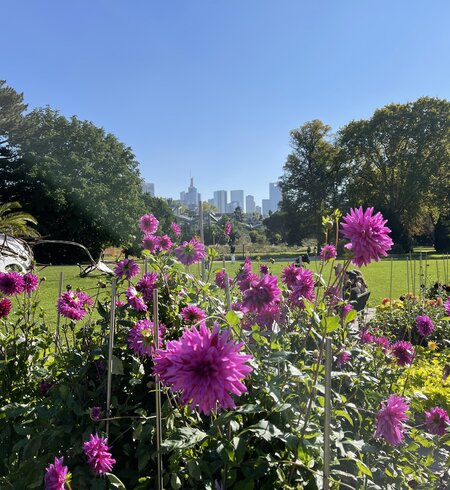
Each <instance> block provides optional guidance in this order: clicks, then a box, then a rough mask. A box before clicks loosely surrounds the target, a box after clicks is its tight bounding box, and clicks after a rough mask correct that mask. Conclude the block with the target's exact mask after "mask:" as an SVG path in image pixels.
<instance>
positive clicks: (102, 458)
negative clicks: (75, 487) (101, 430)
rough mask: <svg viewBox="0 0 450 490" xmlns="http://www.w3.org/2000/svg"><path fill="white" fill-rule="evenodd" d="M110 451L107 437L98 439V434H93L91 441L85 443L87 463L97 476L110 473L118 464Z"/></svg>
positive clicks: (84, 449)
mask: <svg viewBox="0 0 450 490" xmlns="http://www.w3.org/2000/svg"><path fill="white" fill-rule="evenodd" d="M109 450H110V448H109V447H108V440H107V439H106V437H98V435H97V434H91V435H90V438H89V441H87V442H84V443H83V451H84V454H85V455H86V458H87V462H88V464H89V466H90V467H91V469H92V470H93V471H94V472H95V473H96V474H97V475H103V474H104V473H109V472H110V471H111V470H112V467H113V466H114V464H115V462H116V460H115V459H114V458H112V455H111V453H110V452H109Z"/></svg>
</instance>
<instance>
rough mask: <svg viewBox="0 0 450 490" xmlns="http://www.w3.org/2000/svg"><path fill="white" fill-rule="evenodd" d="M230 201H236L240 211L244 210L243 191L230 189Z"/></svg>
mask: <svg viewBox="0 0 450 490" xmlns="http://www.w3.org/2000/svg"><path fill="white" fill-rule="evenodd" d="M230 201H231V202H233V201H235V202H237V203H238V206H239V207H240V208H241V211H242V212H244V191H230ZM233 211H234V209H233Z"/></svg>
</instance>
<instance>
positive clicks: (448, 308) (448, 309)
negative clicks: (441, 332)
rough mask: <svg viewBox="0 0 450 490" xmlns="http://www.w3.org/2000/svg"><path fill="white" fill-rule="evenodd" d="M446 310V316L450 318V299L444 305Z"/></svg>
mask: <svg viewBox="0 0 450 490" xmlns="http://www.w3.org/2000/svg"><path fill="white" fill-rule="evenodd" d="M444 308H445V314H446V315H447V316H450V299H448V300H447V301H446V302H445V303H444Z"/></svg>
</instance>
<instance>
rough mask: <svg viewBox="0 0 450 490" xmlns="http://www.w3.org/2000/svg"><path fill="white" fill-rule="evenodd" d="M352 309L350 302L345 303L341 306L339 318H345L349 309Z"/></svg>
mask: <svg viewBox="0 0 450 490" xmlns="http://www.w3.org/2000/svg"><path fill="white" fill-rule="evenodd" d="M352 310H353V306H352V305H351V304H350V303H347V304H345V305H344V306H343V308H342V312H341V318H342V320H345V318H346V317H347V315H348V314H349V313H350V311H352Z"/></svg>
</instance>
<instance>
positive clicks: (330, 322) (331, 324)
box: [320, 316, 340, 333]
mask: <svg viewBox="0 0 450 490" xmlns="http://www.w3.org/2000/svg"><path fill="white" fill-rule="evenodd" d="M339 324H340V318H339V317H338V316H327V317H326V318H323V319H322V321H321V322H320V325H321V327H322V329H325V333H331V332H334V331H335V330H336V329H337V328H338V327H339Z"/></svg>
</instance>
